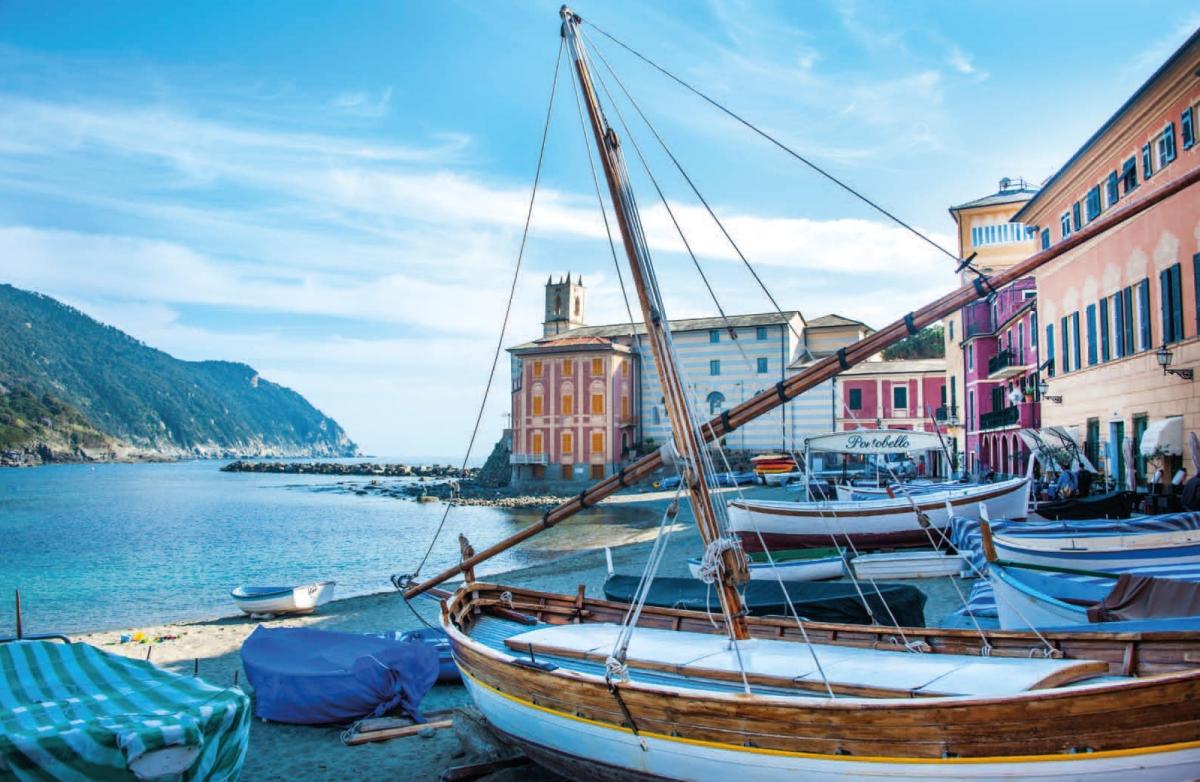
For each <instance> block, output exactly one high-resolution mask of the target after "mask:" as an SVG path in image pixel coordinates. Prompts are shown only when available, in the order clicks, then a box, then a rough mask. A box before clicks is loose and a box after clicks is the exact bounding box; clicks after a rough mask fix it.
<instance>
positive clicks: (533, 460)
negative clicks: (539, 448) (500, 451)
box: [508, 453, 550, 464]
mask: <svg viewBox="0 0 1200 782" xmlns="http://www.w3.org/2000/svg"><path fill="white" fill-rule="evenodd" d="M508 463H509V464H549V463H550V459H549V457H548V456H547V455H546V454H544V453H514V454H510V455H509V457H508Z"/></svg>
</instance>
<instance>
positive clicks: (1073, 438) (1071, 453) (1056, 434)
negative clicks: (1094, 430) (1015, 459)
mask: <svg viewBox="0 0 1200 782" xmlns="http://www.w3.org/2000/svg"><path fill="white" fill-rule="evenodd" d="M1017 434H1018V435H1019V436H1020V438H1021V441H1022V442H1024V443H1025V445H1026V446H1028V448H1029V450H1030V452H1031V453H1032V454H1033V455H1034V456H1035V457H1037V460H1038V463H1039V464H1041V465H1042V469H1044V470H1052V471H1055V472H1057V471H1058V470H1065V469H1070V468H1071V467H1072V465H1073V464H1074V463H1075V462H1078V463H1079V466H1080V467H1082V468H1083V469H1085V470H1087V471H1088V472H1099V470H1097V469H1096V465H1094V464H1092V461H1091V460H1090V459H1088V458H1087V454H1085V453H1084V452H1083V449H1082V448H1081V447H1079V433H1078V431H1076V429H1075V428H1074V427H1071V428H1067V427H1065V426H1050V427H1047V428H1045V429H1022V430H1020V431H1019V432H1017Z"/></svg>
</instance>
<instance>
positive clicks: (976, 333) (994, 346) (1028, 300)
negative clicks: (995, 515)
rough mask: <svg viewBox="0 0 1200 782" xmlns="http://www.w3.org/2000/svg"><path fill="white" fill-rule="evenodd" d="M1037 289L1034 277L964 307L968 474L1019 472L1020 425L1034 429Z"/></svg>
mask: <svg viewBox="0 0 1200 782" xmlns="http://www.w3.org/2000/svg"><path fill="white" fill-rule="evenodd" d="M1037 317H1038V315H1037V292H1036V287H1035V282H1034V279H1033V278H1032V277H1026V278H1024V279H1020V280H1017V281H1016V282H1014V283H1012V284H1011V285H1009V286H1007V287H1006V288H1003V289H1002V290H1000V291H999V292H998V293H997V294H996V295H995V296H994V297H993V298H992V300H991V301H988V300H987V299H983V300H980V301H976V302H973V303H971V304H969V305H967V306H966V307H964V308H963V310H962V319H961V324H962V326H961V327H962V329H963V332H962V342H961V343H960V344H961V348H962V353H963V368H964V378H965V382H964V389H963V390H964V402H965V404H966V409H965V416H964V419H963V428H964V430H965V433H966V463H965V464H964V465H963V466H964V468H965V469H966V470H967V471H968V472H984V471H987V470H995V471H996V472H998V473H1006V474H1017V473H1020V472H1022V471H1023V470H1024V469H1025V468H1026V466H1027V459H1028V457H1029V452H1028V449H1027V448H1026V447H1025V445H1024V444H1023V443H1022V442H1021V440H1020V438H1019V437H1017V430H1018V429H1025V428H1034V429H1036V428H1038V427H1039V426H1040V422H1041V414H1040V407H1039V402H1038V399H1037V380H1038V374H1037V373H1038V363H1039V362H1038V329H1037Z"/></svg>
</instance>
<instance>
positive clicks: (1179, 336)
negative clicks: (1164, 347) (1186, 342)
mask: <svg viewBox="0 0 1200 782" xmlns="http://www.w3.org/2000/svg"><path fill="white" fill-rule="evenodd" d="M1182 277H1183V266H1182V265H1181V264H1178V263H1177V264H1175V265H1174V266H1170V267H1168V268H1166V269H1163V270H1162V271H1160V272H1159V273H1158V286H1159V287H1158V296H1159V305H1160V310H1161V312H1162V341H1163V344H1168V343H1171V342H1181V341H1183V337H1184V328H1183V285H1182V282H1183V280H1182Z"/></svg>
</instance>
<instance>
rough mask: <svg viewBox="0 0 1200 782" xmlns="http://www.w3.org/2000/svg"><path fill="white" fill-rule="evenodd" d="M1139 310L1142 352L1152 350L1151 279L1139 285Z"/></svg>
mask: <svg viewBox="0 0 1200 782" xmlns="http://www.w3.org/2000/svg"><path fill="white" fill-rule="evenodd" d="M1138 309H1140V310H1141V325H1142V328H1141V332H1142V333H1141V338H1142V350H1149V349H1150V278H1148V277H1147V278H1146V279H1144V280H1142V281H1141V282H1139V283H1138Z"/></svg>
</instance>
